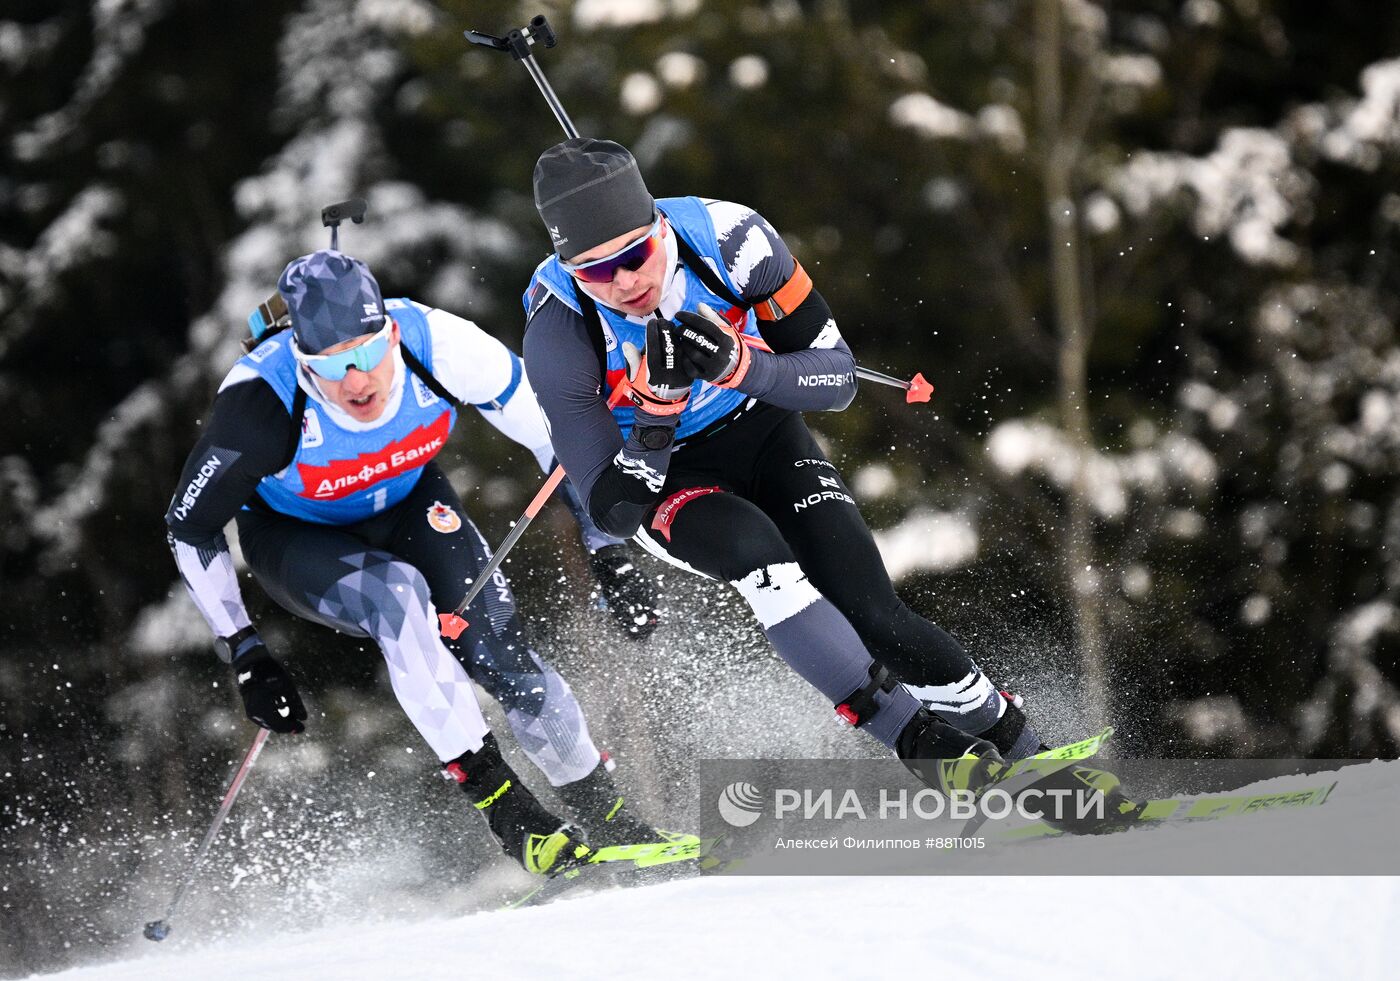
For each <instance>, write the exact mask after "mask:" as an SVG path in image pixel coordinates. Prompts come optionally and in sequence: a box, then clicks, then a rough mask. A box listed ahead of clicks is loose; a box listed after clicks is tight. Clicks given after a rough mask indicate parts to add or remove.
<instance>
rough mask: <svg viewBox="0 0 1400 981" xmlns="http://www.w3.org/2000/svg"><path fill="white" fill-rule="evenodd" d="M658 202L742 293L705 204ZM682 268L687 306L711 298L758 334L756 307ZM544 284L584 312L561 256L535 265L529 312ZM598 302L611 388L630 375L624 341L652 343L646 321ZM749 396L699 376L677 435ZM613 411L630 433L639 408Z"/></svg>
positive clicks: (691, 430) (715, 306)
mask: <svg viewBox="0 0 1400 981" xmlns="http://www.w3.org/2000/svg"><path fill="white" fill-rule="evenodd" d="M656 206H657V207H658V208H660V209H661V213H662V214H664V215H665V216H666V218H667V220H669V221H670V223H671V226H672V229H673V230H675V231H679V233H680V234H682V235H683V236H684V237H685V240H686V241H687V242H689V243H690V244H691V245H692V246H694V248H695V251H696V252H697V253H699V254H700V256H701V258H702V259H703V260H704V261H705V262H706V264H708V265H709V266H710V267H711V268H712V269H713V270H714V271H715V272H717V273H718V274H719V276H720V279H721V280H722V281H723V282H724V284H725V285H726V286H728V287H729V288H730V289H731V290H733V291H734V294H735V295H736V296H738V295H739V290H738V289H737V288H736V287H735V285H734V283H733V281H732V280H731V279H730V278H729V272H728V270H726V269H725V268H724V262H723V261H722V260H721V259H720V251H719V241H718V240H717V239H716V238H715V226H714V222H712V221H711V220H710V211H709V209H708V208H706V207H705V203H704V202H703V201H701V200H700V199H699V198H694V197H690V198H662V199H660V200H659V201H657V202H656ZM681 273H682V275H684V276H685V303H684V304H683V305H682V306H681V309H682V310H691V311H694V310H695V309H696V307H698V306H699V305H700V304H701V303H708V304H709V305H710V308H711V309H713V310H714V311H715V312H716V313H719V314H720V315H721V316H723V317H724V318H725V319H727V320H728V321H729V322H730V323H731V324H734V325H735V326H736V327H739V328H741V329H742V331H743V332H744V333H745V334H751V335H753V336H755V337H757V336H758V320H757V318H756V317H755V316H754V314H753V311H752V310H748V309H745V308H743V307H734V306H731V305H730V303H729V301H728V300H725V299H723V298H722V297H719V296H716V295H715V294H714V293H711V292H710V291H709V289H708V288H706V286H705V284H704V283H703V282H701V280H700V277H699V276H697V275H695V273H694V272H693V271H692V270H691V269H690V268H689V267H686V266H682V269H681ZM668 275H669V270H668ZM539 285H543V286H544V288H545V289H547V290H549V292H550V293H552V294H553V295H554V296H556V297H558V298H559V299H560V301H562V302H563V303H565V304H566V305H567V306H568V307H569V308H570V309H571V310H573V311H574V312H575V313H578V314H580V315H582V313H583V311H582V310H581V309H580V308H579V302H578V296H577V295H576V294H575V293H574V278H573V277H572V276H570V275H569V274H568V273H567V272H565V271H564V267H563V266H561V265H560V264H559V257H558V256H557V255H551V256H550V257H549V258H548V259H545V260H544V261H543V262H541V263H540V264H539V265H538V266H537V267H535V274H534V276H532V277H531V279H530V286H529V288H528V289H526V290H525V297H524V301H525V309H526V311H527V312H528V311H529V310H530V308H531V303H530V298H531V297H532V296H533V295H534V293H535V288H536V287H537V286H539ZM597 306H598V313H599V314H600V315H601V316H602V318H603V320H604V321H606V325H604V324H597V325H595V324H588V325H587V326H588V329H589V330H596V329H599V328H601V329H602V331H603V346H604V349H605V350H606V353H607V387H608V391H611V390H612V389H613V388H615V387H616V386H617V383H618V382H619V381H621V380H622V379H623V378H625V377H626V376H627V360H626V359H625V358H624V357H623V356H622V345H623V344H626V343H631V344H633V345H635V346H636V348H637V350H638V351H640V350H643V349H644V348H645V347H646V343H647V331H646V328H645V327H644V326H642V325H641V324H636V323H633V322H632V321H630V320H628V319H627V317H626V316H625V315H623V314H621V313H618V312H617V311H616V310H613V309H611V308H609V307H606V306H604V305H603V304H601V303H599V304H598V305H597ZM747 399H748V396H747V395H745V394H743V393H742V392H739V391H736V390H734V389H732V388H718V387H716V386H714V385H711V384H709V383H708V382H703V381H697V382H696V383H695V384H694V385H693V386H692V387H691V389H690V401H689V402H687V403H686V407H685V409H684V411H682V412H681V418H680V423H679V424H678V425H677V427H676V438H677V439H684V438H685V437H687V436H690V435H693V434H694V433H697V432H699V431H700V430H702V429H704V428H705V427H706V426H708V425H710V424H711V423H713V422H715V421H716V420H717V419H720V418H723V417H724V416H727V415H728V414H729V413H731V412H733V411H734V410H735V409H737V408H738V407H739V406H741V405H742V404H743V403H744V402H745V401H746V400H747ZM612 412H613V418H615V419H616V420H617V424H618V427H619V428H620V429H621V430H622V434H623V436H624V437H625V436H626V435H627V433H628V432H630V431H631V429H632V418H633V416H634V414H635V412H636V410H635V409H634V408H633V407H632V404H631V403H630V402H627V403H624V404H623V405H620V406H618V407H617V408H615V409H613V410H612Z"/></svg>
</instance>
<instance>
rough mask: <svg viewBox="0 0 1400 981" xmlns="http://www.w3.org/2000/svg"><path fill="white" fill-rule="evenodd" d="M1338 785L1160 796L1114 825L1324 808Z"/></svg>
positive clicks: (1034, 832)
mask: <svg viewBox="0 0 1400 981" xmlns="http://www.w3.org/2000/svg"><path fill="white" fill-rule="evenodd" d="M1336 786H1337V784H1336V783H1335V782H1333V783H1332V784H1329V785H1328V786H1325V787H1309V788H1305V789H1302V790H1285V791H1276V792H1274V793H1270V794H1206V795H1203V796H1199V797H1157V798H1151V799H1148V800H1145V801H1142V802H1141V810H1139V811H1138V812H1137V814H1136V815H1135V816H1134V818H1133V819H1132V820H1131V821H1128V822H1126V823H1124V824H1121V825H1115V826H1114V827H1113V828H1112V830H1113V831H1127V830H1130V829H1132V828H1150V827H1160V826H1162V825H1164V824H1190V823H1194V822H1197V821H1217V820H1219V819H1221V818H1228V817H1238V816H1240V815H1243V814H1261V813H1263V812H1264V811H1279V810H1293V809H1296V808H1300V807H1321V806H1322V805H1323V804H1325V803H1327V800H1328V798H1329V797H1330V796H1331V794H1332V791H1333V789H1335V788H1336ZM1064 833H1065V832H1063V831H1061V830H1059V829H1058V828H1054V827H1051V826H1050V825H1048V824H1046V823H1045V822H1044V821H1036V822H1035V823H1034V824H1028V825H1026V826H1025V827H1021V828H1015V829H1013V830H1011V831H1008V832H1007V833H1006V834H1004V835H1002V836H1001V838H1002V839H1003V840H1005V841H1032V840H1037V839H1040V838H1057V837H1059V836H1060V835H1062V834H1064Z"/></svg>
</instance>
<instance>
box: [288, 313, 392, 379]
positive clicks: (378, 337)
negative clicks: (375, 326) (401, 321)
mask: <svg viewBox="0 0 1400 981" xmlns="http://www.w3.org/2000/svg"><path fill="white" fill-rule="evenodd" d="M393 326H394V322H393V321H392V320H390V319H389V318H388V317H385V318H384V326H383V327H381V328H379V330H378V331H377V332H376V333H375V334H374V336H372V337H367V338H365V339H364V340H363V341H361V342H360V343H359V344H356V345H355V346H354V347H351V348H346V349H345V350H344V351H337V352H336V353H335V354H307V353H306V352H304V351H303V350H302V349H301V348H300V347H298V346H297V343H296V341H295V339H294V340H293V341H292V353H293V354H294V355H296V359H297V361H299V362H301V363H302V364H303V365H305V366H306V367H307V368H309V369H310V370H311V371H314V372H315V373H316V374H318V375H320V376H321V377H322V378H324V379H326V381H340V380H341V379H343V378H344V377H345V375H346V373H347V372H349V370H350V369H351V368H358V369H360V370H361V371H373V370H374V369H375V368H378V367H379V362H381V361H383V360H384V355H386V354H388V353H389V329H390V328H391V327H393Z"/></svg>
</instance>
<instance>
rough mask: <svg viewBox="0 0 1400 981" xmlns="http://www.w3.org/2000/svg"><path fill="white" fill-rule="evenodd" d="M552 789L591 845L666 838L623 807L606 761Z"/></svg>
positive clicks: (621, 843) (628, 843)
mask: <svg viewBox="0 0 1400 981" xmlns="http://www.w3.org/2000/svg"><path fill="white" fill-rule="evenodd" d="M554 792H555V793H557V794H558V795H559V799H560V800H562V801H563V802H564V804H565V806H567V807H568V808H569V810H571V811H573V812H574V816H575V817H577V818H578V819H579V820H580V821H582V822H583V826H584V827H585V828H587V829H588V840H589V841H590V842H591V843H592V844H593V845H594V847H601V846H605V845H639V844H641V843H643V842H649V841H664V840H668V839H667V837H666V836H665V835H663V834H661V833H660V832H658V831H657V830H656V829H655V828H653V827H652V826H651V825H650V824H648V823H647V822H645V821H643V820H641V819H640V818H638V817H636V816H635V815H633V814H630V813H628V812H627V811H626V810H624V804H625V800H624V798H623V796H622V794H621V793H619V792H618V789H617V784H615V783H613V778H612V774H611V773H609V772H608V766H607V761H606V760H601V761H599V763H598V765H597V766H595V767H594V768H593V772H592V773H590V774H588V776H586V777H584V778H583V779H582V780H575V781H574V782H573V783H566V784H564V786H562V787H555V788H554Z"/></svg>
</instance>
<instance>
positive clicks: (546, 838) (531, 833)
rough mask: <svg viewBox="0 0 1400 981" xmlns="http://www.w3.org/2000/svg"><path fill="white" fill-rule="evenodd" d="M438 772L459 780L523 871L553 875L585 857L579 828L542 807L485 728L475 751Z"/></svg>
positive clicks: (507, 851) (502, 844)
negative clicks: (484, 732)
mask: <svg viewBox="0 0 1400 981" xmlns="http://www.w3.org/2000/svg"><path fill="white" fill-rule="evenodd" d="M442 772H443V775H444V776H445V777H447V778H448V779H449V780H455V781H457V783H459V784H461V785H462V790H463V791H464V792H465V793H466V795H467V799H468V800H470V801H471V802H472V805H473V806H474V807H475V808H476V809H477V810H478V811H480V812H481V814H482V816H483V817H484V818H486V823H487V825H488V826H490V828H491V832H492V833H493V834H494V835H495V836H496V839H497V840H498V841H500V843H501V848H502V849H503V850H504V851H505V853H506V854H507V855H509V856H510V857H511V858H513V859H515V860H516V861H517V862H519V863H520V864H521V865H522V866H524V868H525V871H527V872H533V873H535V874H536V875H547V876H553V875H557V874H558V873H560V872H563V871H564V870H566V869H569V868H572V867H574V866H578V865H582V864H584V863H585V861H586V860H587V857H588V855H589V852H590V851H591V849H590V848H589V847H588V845H587V844H585V843H584V840H583V836H582V835H581V834H580V832H579V830H578V829H577V828H576V827H574V826H573V825H571V824H568V823H567V822H565V821H561V820H559V819H558V818H557V817H555V816H554V815H553V814H550V813H549V812H548V811H546V810H545V809H544V807H543V806H541V804H540V802H539V801H538V800H536V799H535V795H534V794H532V793H530V789H529V788H528V787H526V786H525V784H524V783H522V782H521V780H520V777H518V776H516V774H515V771H514V770H512V769H511V768H510V765H509V764H507V763H506V761H505V760H503V759H502V758H501V749H500V747H499V746H498V745H497V744H496V737H495V736H493V735H491V734H490V733H487V734H486V739H485V740H484V741H483V742H482V744H481V748H480V749H479V750H477V751H476V752H474V753H463V754H462V755H461V756H459V757H457V759H455V760H453V761H452V762H451V763H448V764H447V765H446V766H444V767H443V768H442Z"/></svg>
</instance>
